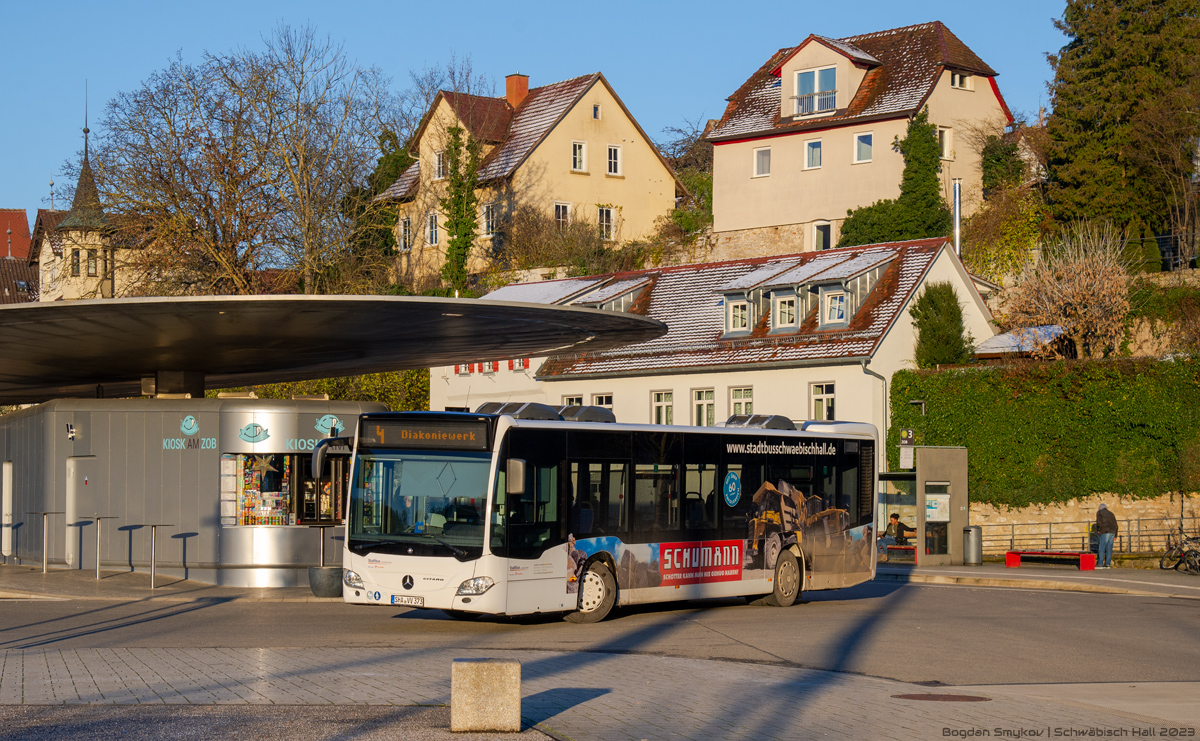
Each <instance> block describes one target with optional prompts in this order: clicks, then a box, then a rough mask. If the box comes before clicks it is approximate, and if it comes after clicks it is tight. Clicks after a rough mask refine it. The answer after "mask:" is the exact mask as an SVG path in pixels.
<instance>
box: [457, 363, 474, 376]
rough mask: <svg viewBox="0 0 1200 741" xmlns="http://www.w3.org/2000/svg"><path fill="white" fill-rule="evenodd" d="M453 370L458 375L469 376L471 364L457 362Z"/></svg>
mask: <svg viewBox="0 0 1200 741" xmlns="http://www.w3.org/2000/svg"><path fill="white" fill-rule="evenodd" d="M454 372H455V373H456V374H458V375H460V376H469V375H471V364H470V363H459V364H457V365H455V366H454Z"/></svg>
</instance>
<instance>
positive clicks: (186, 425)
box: [179, 414, 200, 435]
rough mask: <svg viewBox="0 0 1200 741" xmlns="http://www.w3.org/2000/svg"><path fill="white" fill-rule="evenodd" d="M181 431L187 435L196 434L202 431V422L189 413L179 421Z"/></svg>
mask: <svg viewBox="0 0 1200 741" xmlns="http://www.w3.org/2000/svg"><path fill="white" fill-rule="evenodd" d="M179 431H180V432H182V433H183V434H185V435H195V434H196V433H197V432H199V431H200V423H199V422H197V421H196V418H195V417H193V416H192V415H190V414H189V415H188V416H186V417H184V418H183V421H182V422H180V423H179Z"/></svg>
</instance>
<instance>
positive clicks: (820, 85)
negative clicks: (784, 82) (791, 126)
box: [795, 67, 837, 116]
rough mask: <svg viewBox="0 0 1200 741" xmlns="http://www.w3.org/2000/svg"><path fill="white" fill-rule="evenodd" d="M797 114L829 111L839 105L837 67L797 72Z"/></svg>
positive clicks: (808, 114)
mask: <svg viewBox="0 0 1200 741" xmlns="http://www.w3.org/2000/svg"><path fill="white" fill-rule="evenodd" d="M795 101H796V112H795V115H797V116H810V115H812V114H814V113H828V112H830V111H832V110H834V109H835V108H836V107H837V68H836V67H823V68H820V69H806V70H803V71H801V72H797V73H796V95H795Z"/></svg>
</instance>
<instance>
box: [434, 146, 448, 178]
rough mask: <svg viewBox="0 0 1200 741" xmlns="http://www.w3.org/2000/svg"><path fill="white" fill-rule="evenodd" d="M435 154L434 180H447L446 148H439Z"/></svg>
mask: <svg viewBox="0 0 1200 741" xmlns="http://www.w3.org/2000/svg"><path fill="white" fill-rule="evenodd" d="M433 156H434V164H433V179H434V180H445V179H446V150H444V149H439V150H438V151H437V152H435V153H434V155H433Z"/></svg>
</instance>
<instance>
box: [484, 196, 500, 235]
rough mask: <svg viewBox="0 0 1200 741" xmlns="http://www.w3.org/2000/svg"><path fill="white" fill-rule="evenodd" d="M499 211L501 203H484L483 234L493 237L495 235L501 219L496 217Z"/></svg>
mask: <svg viewBox="0 0 1200 741" xmlns="http://www.w3.org/2000/svg"><path fill="white" fill-rule="evenodd" d="M499 211H500V209H499V204H497V203H495V202H494V201H493V202H492V203H485V204H483V236H485V237H491V236H493V235H495V233H496V229H497V227H498V225H499V219H497V218H496V215H497V214H498V213H499Z"/></svg>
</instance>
